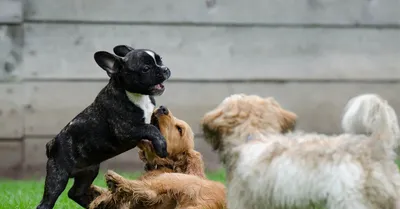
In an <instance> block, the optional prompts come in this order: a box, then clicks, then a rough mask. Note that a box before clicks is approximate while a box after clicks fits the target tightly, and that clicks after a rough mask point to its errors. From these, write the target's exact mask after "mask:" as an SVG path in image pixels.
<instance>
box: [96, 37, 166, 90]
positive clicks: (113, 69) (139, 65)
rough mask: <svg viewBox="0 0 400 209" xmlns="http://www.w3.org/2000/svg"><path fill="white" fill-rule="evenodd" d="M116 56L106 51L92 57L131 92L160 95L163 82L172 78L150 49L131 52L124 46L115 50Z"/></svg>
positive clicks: (130, 49) (131, 49)
mask: <svg viewBox="0 0 400 209" xmlns="http://www.w3.org/2000/svg"><path fill="white" fill-rule="evenodd" d="M114 53H115V54H116V55H118V56H115V55H113V54H111V53H108V52H106V51H98V52H96V53H95V54H94V59H95V61H96V63H97V64H98V65H99V66H100V67H101V68H103V69H104V70H105V71H106V72H107V74H108V75H109V76H110V77H116V78H118V80H119V81H120V82H121V85H122V86H123V88H124V89H125V90H127V91H129V92H131V93H139V94H144V95H161V94H162V93H164V90H165V87H164V85H163V82H164V81H165V80H167V79H168V78H169V77H170V76H171V72H170V70H169V69H168V67H166V66H164V64H163V62H162V60H161V57H160V55H158V54H157V53H156V52H154V51H152V50H149V49H133V48H132V47H129V46H126V45H118V46H116V47H114Z"/></svg>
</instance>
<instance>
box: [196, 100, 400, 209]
mask: <svg viewBox="0 0 400 209" xmlns="http://www.w3.org/2000/svg"><path fill="white" fill-rule="evenodd" d="M377 101H379V102H377ZM364 102H365V101H357V102H355V103H353V104H359V103H362V104H364ZM368 102H371V104H370V105H366V106H365V110H366V111H367V112H369V113H371V114H370V115H369V116H368V117H373V118H375V119H374V120H371V119H367V120H364V121H366V122H367V124H365V123H361V122H360V121H356V120H353V119H354V118H357V117H362V115H359V114H364V111H353V112H354V113H355V114H350V115H352V116H350V117H348V118H347V119H346V120H353V121H355V123H357V124H356V126H355V127H359V128H361V129H363V130H366V129H367V128H371V131H370V134H371V135H354V134H342V135H337V136H327V135H323V134H314V133H310V134H307V133H299V132H294V133H287V134H283V133H284V132H287V131H289V130H291V129H293V127H294V124H295V120H296V115H295V114H294V113H292V112H290V111H288V110H285V109H283V108H282V107H281V106H280V105H279V104H278V103H277V102H276V101H275V100H274V99H273V98H261V97H259V96H255V95H244V94H236V95H232V96H230V97H227V98H226V99H225V100H224V101H222V103H221V104H220V105H219V106H218V107H216V108H215V109H214V110H212V111H210V112H208V113H207V114H205V116H204V118H203V120H202V126H203V130H204V133H205V136H206V141H207V142H208V143H210V144H211V145H212V146H213V148H214V149H216V150H217V151H218V152H219V155H220V158H221V160H222V162H223V163H224V165H225V167H226V170H227V173H228V182H227V184H228V191H227V206H228V208H229V209H243V208H252V209H261V208H269V209H274V208H277V209H278V208H279V209H281V208H288V209H289V208H310V207H311V206H325V208H327V209H377V208H382V209H383V208H385V209H392V208H395V200H397V199H400V198H399V197H400V175H399V172H398V169H397V166H396V164H395V163H394V157H395V155H394V152H393V150H394V148H395V147H394V146H392V145H393V144H396V143H392V142H393V141H396V140H398V137H397V135H396V133H397V132H394V131H393V130H395V129H398V124H397V121H395V120H393V118H395V117H396V115H395V113H394V111H392V110H393V109H392V108H391V107H390V106H389V105H388V104H387V102H385V101H382V99H380V98H379V99H378V100H375V102H374V101H373V100H372V101H371V100H368ZM350 106H352V105H351V104H350ZM347 109H352V107H347ZM355 109H357V108H355ZM372 121H374V126H371V124H368V123H369V122H372ZM350 124H351V123H350ZM343 128H344V129H346V128H349V130H352V129H353V128H351V127H343ZM364 132H367V131H364Z"/></svg>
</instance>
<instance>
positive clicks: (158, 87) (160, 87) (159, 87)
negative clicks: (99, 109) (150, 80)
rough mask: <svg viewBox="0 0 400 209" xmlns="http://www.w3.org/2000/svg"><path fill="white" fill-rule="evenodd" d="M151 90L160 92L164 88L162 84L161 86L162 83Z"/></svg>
mask: <svg viewBox="0 0 400 209" xmlns="http://www.w3.org/2000/svg"><path fill="white" fill-rule="evenodd" d="M152 89H154V90H157V91H162V90H164V89H165V87H164V84H163V83H159V84H157V85H154V86H153V87H152Z"/></svg>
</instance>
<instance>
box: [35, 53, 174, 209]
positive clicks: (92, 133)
mask: <svg viewBox="0 0 400 209" xmlns="http://www.w3.org/2000/svg"><path fill="white" fill-rule="evenodd" d="M113 51H114V54H115V55H114V54H111V53H109V52H106V51H98V52H96V53H95V54H94V60H95V62H96V63H97V64H98V65H99V66H100V67H101V68H102V69H103V70H105V71H106V72H107V74H108V76H109V82H108V84H107V85H106V86H105V87H104V88H103V89H102V90H101V91H100V93H99V94H98V95H97V97H96V98H95V100H94V102H93V103H92V104H90V105H89V106H88V107H86V108H85V109H84V110H83V111H82V112H80V113H79V114H78V115H77V116H76V117H75V118H73V119H72V120H71V121H70V122H69V123H68V124H67V125H66V126H65V127H64V128H63V129H62V130H61V131H60V133H59V134H57V135H56V136H55V137H54V138H53V139H52V140H51V141H49V142H48V143H47V144H46V155H47V158H48V160H47V166H46V180H45V185H44V194H43V198H42V200H41V201H40V204H39V205H38V206H37V209H50V208H53V207H54V205H55V203H56V201H57V199H58V197H59V196H60V194H61V193H62V192H63V191H64V190H65V187H66V185H67V183H68V180H69V179H70V178H74V184H73V186H72V188H71V189H70V190H69V192H68V197H69V198H71V199H72V200H74V201H75V202H76V203H78V204H79V205H81V206H82V207H84V208H87V207H88V205H89V203H90V202H91V201H92V200H93V199H94V198H95V197H96V196H97V195H98V194H95V192H94V191H93V190H92V189H91V188H92V187H91V185H92V182H93V180H94V179H95V178H96V176H97V175H98V172H99V167H100V163H101V162H103V161H105V160H107V159H110V158H112V157H115V156H116V155H119V154H121V153H123V152H125V151H127V150H130V149H132V148H134V147H136V145H137V143H139V142H140V141H141V140H142V139H148V140H149V141H151V143H152V145H153V147H154V150H155V151H156V154H157V155H158V156H159V157H162V158H164V157H167V155H168V153H167V148H166V146H167V145H166V141H165V138H164V137H163V136H162V134H161V133H160V131H159V130H158V128H157V127H156V126H154V125H152V124H151V123H150V122H151V115H152V113H153V110H154V106H155V105H156V102H155V99H154V96H159V95H162V94H163V92H164V90H165V87H164V85H163V82H164V81H166V80H167V79H168V78H169V77H170V75H171V72H170V70H169V69H168V67H166V66H165V65H164V64H163V62H162V60H161V57H160V55H158V54H157V53H156V52H154V51H152V50H150V49H133V48H132V47H130V46H126V45H118V46H115V47H114V49H113Z"/></svg>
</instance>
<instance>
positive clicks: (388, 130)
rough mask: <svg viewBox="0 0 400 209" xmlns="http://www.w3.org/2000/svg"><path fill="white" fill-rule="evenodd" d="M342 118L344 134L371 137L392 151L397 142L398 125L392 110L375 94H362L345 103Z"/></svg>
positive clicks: (399, 131) (399, 130)
mask: <svg viewBox="0 0 400 209" xmlns="http://www.w3.org/2000/svg"><path fill="white" fill-rule="evenodd" d="M344 112H345V113H344V115H343V118H342V128H343V130H344V132H345V133H351V134H364V135H372V136H373V138H374V139H375V141H376V142H378V143H380V144H382V145H384V147H385V148H389V149H392V150H394V149H395V148H397V147H398V145H399V142H398V139H399V133H400V129H399V124H398V121H397V115H396V113H395V111H394V109H393V108H392V107H391V106H390V105H389V104H388V102H387V101H386V100H384V99H382V98H381V97H380V96H379V95H376V94H362V95H359V96H356V97H353V98H352V99H350V100H349V102H348V103H347V105H346V107H345V110H344Z"/></svg>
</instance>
